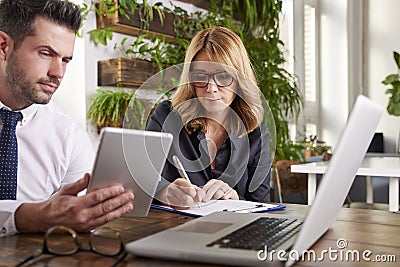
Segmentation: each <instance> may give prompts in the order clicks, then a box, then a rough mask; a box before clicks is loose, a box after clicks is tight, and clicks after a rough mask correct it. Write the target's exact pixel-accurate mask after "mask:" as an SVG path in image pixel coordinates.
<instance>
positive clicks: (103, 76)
mask: <svg viewBox="0 0 400 267" xmlns="http://www.w3.org/2000/svg"><path fill="white" fill-rule="evenodd" d="M97 69H98V81H97V84H98V85H99V86H117V85H122V86H126V87H133V88H138V87H140V86H141V85H142V84H143V83H144V82H145V81H146V80H147V79H148V78H150V77H151V76H153V75H154V74H156V73H157V72H158V71H159V68H158V66H157V64H155V63H154V62H150V61H146V60H141V59H129V58H112V59H107V60H101V61H98V62H97Z"/></svg>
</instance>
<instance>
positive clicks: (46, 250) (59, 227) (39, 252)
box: [16, 225, 126, 267]
mask: <svg viewBox="0 0 400 267" xmlns="http://www.w3.org/2000/svg"><path fill="white" fill-rule="evenodd" d="M102 229H107V230H108V231H111V232H113V233H114V234H115V235H116V236H117V237H118V240H119V243H120V249H119V251H118V252H116V253H103V252H101V251H98V250H96V248H95V247H94V246H93V243H92V242H93V236H94V235H95V231H92V232H91V233H90V239H89V249H86V248H83V247H82V242H81V241H80V239H79V237H78V234H77V233H76V232H75V230H73V229H71V228H69V227H66V226H63V225H56V226H53V227H51V228H49V229H48V230H47V231H46V233H45V236H44V240H43V248H42V249H38V250H36V251H35V253H34V254H33V255H31V256H29V257H28V258H26V259H25V260H23V261H22V262H20V263H19V264H18V265H16V267H18V266H23V265H24V264H25V263H27V262H29V261H31V260H33V259H35V258H37V257H39V256H41V255H42V254H50V255H55V256H71V255H74V254H76V253H78V252H79V251H84V252H94V253H96V254H99V255H101V256H104V257H115V256H118V255H120V254H122V253H123V252H124V251H125V249H124V247H125V245H124V243H123V241H122V238H121V234H120V233H119V232H118V231H117V230H115V229H113V228H109V227H103V228H102ZM56 230H62V231H65V232H68V233H69V234H71V237H72V238H73V240H74V243H75V245H76V249H74V250H71V251H66V252H65V253H62V252H55V251H52V250H50V249H49V247H48V245H47V241H48V239H49V236H50V235H51V234H52V233H54V231H56ZM125 256H126V255H124V256H123V257H122V258H121V259H118V260H117V262H116V263H119V262H120V261H121V260H122V259H123V258H124V257H125ZM113 266H115V264H114V265H113Z"/></svg>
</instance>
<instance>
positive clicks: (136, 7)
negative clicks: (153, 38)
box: [81, 0, 164, 46]
mask: <svg viewBox="0 0 400 267" xmlns="http://www.w3.org/2000/svg"><path fill="white" fill-rule="evenodd" d="M90 12H96V14H97V16H99V17H106V16H110V15H113V14H116V13H117V12H118V13H119V14H120V15H121V16H123V17H125V18H126V19H128V20H130V19H131V18H132V17H133V14H135V12H138V13H139V18H140V21H141V28H142V29H143V30H147V29H148V28H149V22H150V21H152V20H153V19H154V13H156V14H157V15H158V17H159V18H160V21H161V23H163V20H164V12H163V10H162V4H161V3H160V2H158V3H155V4H154V5H150V4H148V1H147V0H143V1H142V2H140V3H137V2H136V0H100V1H96V0H91V1H90V2H89V4H86V3H83V4H82V7H81V13H82V17H83V20H85V19H86V18H87V15H88V14H89V13H90ZM114 31H115V29H114V28H113V27H106V28H101V29H93V30H91V31H89V32H88V33H89V35H90V39H91V40H92V41H93V42H94V43H95V44H99V43H100V44H102V45H104V46H106V45H107V44H108V42H109V41H111V40H112V37H113V32H114Z"/></svg>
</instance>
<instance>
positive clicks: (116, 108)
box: [88, 89, 132, 131]
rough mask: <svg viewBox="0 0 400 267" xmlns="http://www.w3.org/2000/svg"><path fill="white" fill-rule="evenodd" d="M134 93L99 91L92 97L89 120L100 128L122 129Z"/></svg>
mask: <svg viewBox="0 0 400 267" xmlns="http://www.w3.org/2000/svg"><path fill="white" fill-rule="evenodd" d="M131 98H132V93H130V92H126V91H124V90H122V89H120V90H116V91H115V90H102V89H98V90H97V91H96V93H95V94H94V95H93V97H92V101H91V105H90V107H89V110H88V119H89V120H90V121H91V122H92V123H93V124H94V125H96V126H97V127H98V131H100V130H101V128H103V127H121V125H122V121H123V117H124V114H125V111H126V109H127V107H128V104H129V102H130V100H131Z"/></svg>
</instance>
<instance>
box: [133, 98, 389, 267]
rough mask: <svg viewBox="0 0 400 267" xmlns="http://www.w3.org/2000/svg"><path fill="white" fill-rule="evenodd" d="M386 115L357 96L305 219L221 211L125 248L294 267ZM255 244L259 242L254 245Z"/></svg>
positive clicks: (336, 205)
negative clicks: (382, 116)
mask: <svg viewBox="0 0 400 267" xmlns="http://www.w3.org/2000/svg"><path fill="white" fill-rule="evenodd" d="M383 111H384V109H383V107H381V106H379V105H377V104H375V103H373V102H372V101H370V100H369V99H368V98H367V97H365V96H363V95H360V96H359V97H358V98H357V100H356V102H355V104H354V107H353V110H352V112H351V114H350V116H349V118H348V122H347V125H346V127H345V129H344V131H343V132H342V134H341V137H340V139H339V142H338V144H337V146H336V149H335V151H334V153H333V157H332V158H331V160H330V163H329V166H328V168H327V171H326V173H325V175H324V178H323V179H322V181H321V183H320V186H319V189H318V191H317V195H316V197H315V200H314V202H313V205H312V206H311V207H310V209H309V212H308V213H307V216H306V217H305V218H298V217H297V218H296V217H295V216H293V215H289V214H268V213H263V214H259V213H249V214H238V213H233V212H217V213H212V214H210V215H207V216H204V217H200V218H198V219H195V220H192V221H190V222H187V223H185V224H182V225H180V226H177V227H174V228H170V229H167V230H164V231H161V232H159V233H156V234H153V235H150V236H148V237H145V238H143V239H140V240H137V241H133V242H130V243H128V244H127V245H126V250H127V251H128V252H130V253H132V254H134V255H136V256H145V257H152V258H164V259H172V260H182V261H191V262H206V263H215V264H223V265H231V266H237V265H239V266H283V265H285V266H291V265H292V264H294V263H295V262H296V260H297V259H293V258H295V257H292V256H290V255H296V254H295V253H291V252H293V251H297V252H299V253H300V255H301V252H302V251H304V250H307V249H309V248H310V247H311V246H312V245H313V244H314V243H315V242H316V241H317V240H318V239H319V238H320V237H321V236H322V235H323V234H324V233H325V232H326V230H327V229H328V228H329V227H330V226H331V225H332V224H333V223H334V222H335V220H336V217H337V214H338V212H339V210H340V208H341V207H342V205H343V203H344V200H345V197H346V195H347V193H348V191H349V189H350V186H351V184H352V182H353V180H354V177H355V174H356V172H357V170H358V168H359V166H360V164H361V162H362V160H363V158H364V156H365V153H366V151H367V148H368V145H369V144H370V142H371V140H372V136H373V134H374V132H375V130H376V127H377V125H378V123H379V120H380V117H381V115H382V113H383ZM263 224H264V225H263ZM260 225H261V227H260ZM281 226H283V229H281V228H282V227H281ZM260 228H261V230H260ZM276 228H277V229H278V230H277V231H276ZM270 233H273V234H272V236H271V234H270ZM260 237H261V240H258V239H260ZM255 240H257V242H259V243H258V244H255V245H253V244H252V243H253V242H254V241H255ZM272 250H274V251H275V252H279V253H280V254H279V255H277V254H278V253H273V252H272ZM265 251H268V253H266V252H265Z"/></svg>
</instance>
